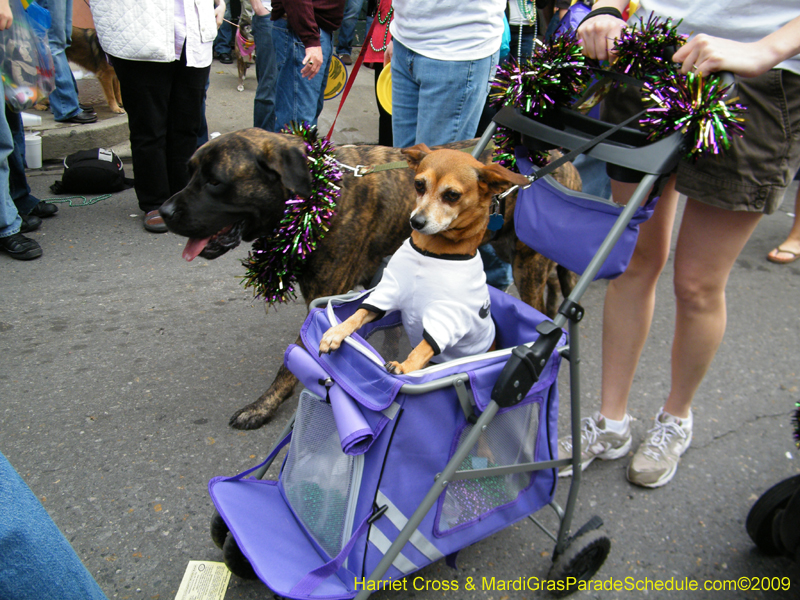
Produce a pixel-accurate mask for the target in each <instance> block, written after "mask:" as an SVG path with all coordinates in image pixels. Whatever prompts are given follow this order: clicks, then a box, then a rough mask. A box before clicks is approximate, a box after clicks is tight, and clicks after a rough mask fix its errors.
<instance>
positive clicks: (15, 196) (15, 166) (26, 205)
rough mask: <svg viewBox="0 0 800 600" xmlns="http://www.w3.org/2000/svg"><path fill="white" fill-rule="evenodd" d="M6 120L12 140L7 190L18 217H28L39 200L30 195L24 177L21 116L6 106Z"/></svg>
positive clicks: (23, 137)
mask: <svg viewBox="0 0 800 600" xmlns="http://www.w3.org/2000/svg"><path fill="white" fill-rule="evenodd" d="M6 120H7V121H8V127H9V129H11V137H13V138H14V151H13V152H12V153H11V154H9V155H8V169H9V172H8V188H9V191H10V192H11V199H12V200H13V201H14V204H15V205H16V207H17V211H18V212H19V214H20V215H23V216H24V215H28V214H30V212H31V211H32V210H33V209H34V208H35V207H36V205H37V204H39V199H38V198H37V197H36V196H34V195H32V194H31V188H30V186H29V185H28V178H27V177H26V176H25V131H24V129H23V127H22V115H21V114H20V113H18V112H14V111H13V110H11V109H10V108H9V107H8V104H6Z"/></svg>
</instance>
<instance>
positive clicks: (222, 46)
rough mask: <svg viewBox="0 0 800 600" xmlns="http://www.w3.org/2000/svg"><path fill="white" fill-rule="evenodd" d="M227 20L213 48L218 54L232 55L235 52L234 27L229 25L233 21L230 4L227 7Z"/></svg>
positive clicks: (219, 31) (221, 27)
mask: <svg viewBox="0 0 800 600" xmlns="http://www.w3.org/2000/svg"><path fill="white" fill-rule="evenodd" d="M225 19H226V20H225V21H223V22H222V25H220V28H219V30H218V31H217V37H216V38H214V46H213V48H214V52H216V53H217V54H230V53H231V52H233V36H234V33H233V25H231V24H230V23H228V21H231V20H232V19H231V4H230V2H229V3H228V5H227V6H226V7H225Z"/></svg>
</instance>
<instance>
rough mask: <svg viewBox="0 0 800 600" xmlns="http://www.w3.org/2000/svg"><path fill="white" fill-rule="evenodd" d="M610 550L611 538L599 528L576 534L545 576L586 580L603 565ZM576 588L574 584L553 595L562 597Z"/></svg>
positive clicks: (560, 579)
mask: <svg viewBox="0 0 800 600" xmlns="http://www.w3.org/2000/svg"><path fill="white" fill-rule="evenodd" d="M610 551H611V540H610V539H609V537H608V536H607V535H606V534H605V533H603V532H602V531H600V530H599V529H593V530H591V531H587V532H586V533H583V534H580V535H577V536H576V537H575V538H573V539H572V541H571V542H570V544H569V546H567V548H566V549H565V550H564V552H562V553H561V554H560V555H559V556H558V558H556V559H555V561H553V566H552V567H550V573H549V574H548V575H547V578H548V579H553V580H556V581H567V579H568V578H574V579H575V580H577V581H588V580H589V579H591V578H592V577H593V576H594V574H595V573H597V571H599V570H600V567H602V566H603V563H604V562H605V560H606V558H607V557H608V553H609V552H610ZM577 589H578V588H577V585H575V586H573V587H571V588H568V589H565V590H563V591H559V592H556V593H555V594H554V595H555V596H556V597H558V598H563V597H564V596H567V595H569V594H571V593H572V592H574V591H577Z"/></svg>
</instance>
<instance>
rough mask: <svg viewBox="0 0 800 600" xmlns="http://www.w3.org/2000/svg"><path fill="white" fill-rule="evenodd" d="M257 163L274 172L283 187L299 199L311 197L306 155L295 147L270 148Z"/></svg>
mask: <svg viewBox="0 0 800 600" xmlns="http://www.w3.org/2000/svg"><path fill="white" fill-rule="evenodd" d="M265 154H266V155H262V156H261V158H260V159H259V162H263V163H264V164H265V165H266V166H267V167H269V168H270V169H272V170H273V171H276V172H277V173H278V174H279V175H280V177H281V183H282V184H283V186H284V187H286V188H288V189H290V190H292V191H293V192H294V193H295V194H297V195H298V196H300V197H301V198H308V197H309V196H310V195H311V174H310V173H309V172H308V165H307V164H306V155H305V154H304V153H303V151H302V150H301V149H300V148H298V147H296V146H289V145H285V146H283V145H280V146H271V147H270V148H269V149H268V150H267V152H266V153H265Z"/></svg>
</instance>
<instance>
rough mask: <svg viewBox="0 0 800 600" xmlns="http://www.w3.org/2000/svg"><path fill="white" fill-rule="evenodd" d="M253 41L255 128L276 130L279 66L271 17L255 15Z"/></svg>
mask: <svg viewBox="0 0 800 600" xmlns="http://www.w3.org/2000/svg"><path fill="white" fill-rule="evenodd" d="M253 39H254V40H255V43H256V79H257V80H258V86H257V87H256V98H255V101H254V102H253V126H254V127H261V129H266V130H267V131H274V130H275V83H276V82H277V80H278V64H277V62H276V61H275V46H274V45H273V44H272V21H270V18H269V15H266V16H263V17H259V16H258V15H253Z"/></svg>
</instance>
